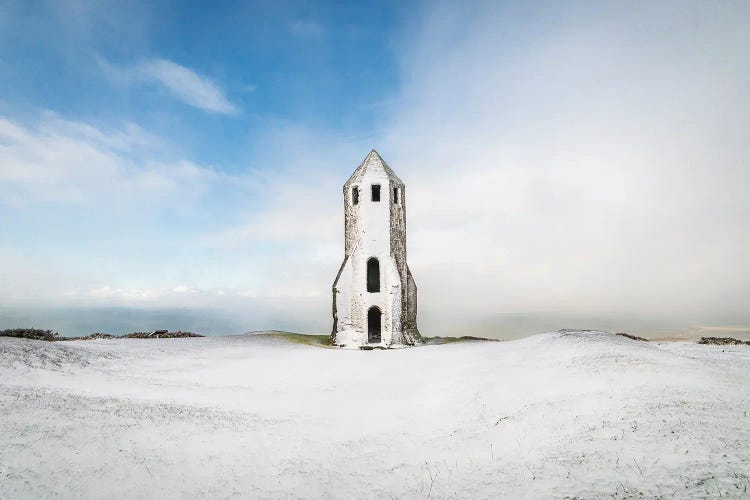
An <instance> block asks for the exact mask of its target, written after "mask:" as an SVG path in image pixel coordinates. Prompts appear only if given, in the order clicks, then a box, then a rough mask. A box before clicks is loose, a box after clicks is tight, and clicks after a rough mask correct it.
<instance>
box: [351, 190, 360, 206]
mask: <svg viewBox="0 0 750 500" xmlns="http://www.w3.org/2000/svg"><path fill="white" fill-rule="evenodd" d="M352 203H353V204H355V205H357V204H358V203H359V189H357V186H354V187H353V188H352Z"/></svg>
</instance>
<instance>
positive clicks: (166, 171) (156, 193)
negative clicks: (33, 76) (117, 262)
mask: <svg viewBox="0 0 750 500" xmlns="http://www.w3.org/2000/svg"><path fill="white" fill-rule="evenodd" d="M164 148H165V146H164V143H163V141H162V140H161V139H159V138H158V137H156V136H154V135H152V134H150V133H148V132H147V131H145V130H143V129H142V128H141V127H139V126H138V125H135V124H132V123H130V124H125V125H124V126H122V127H120V128H111V129H101V128H97V127H95V126H93V125H91V124H88V123H84V122H76V121H70V120H65V119H63V118H60V117H59V116H58V115H56V114H54V113H49V112H46V113H43V114H42V116H41V118H40V119H39V120H38V121H37V122H36V123H34V124H32V125H27V124H24V123H19V122H18V121H14V120H10V119H7V118H3V117H0V150H2V154H0V205H2V204H6V205H14V206H27V205H34V204H38V203H64V204H71V203H72V204H76V205H92V206H93V205H98V204H100V203H102V202H105V203H106V204H107V205H108V206H111V205H113V204H117V203H118V202H119V201H122V202H126V203H137V202H138V201H139V200H167V199H168V198H170V197H175V196H177V197H179V198H181V199H183V200H184V199H186V198H188V197H190V196H194V195H195V194H197V193H198V192H199V191H200V190H201V189H202V187H201V184H204V183H206V182H211V180H212V179H216V178H217V177H219V174H217V173H216V172H214V171H213V170H211V169H208V168H205V167H201V166H199V165H196V164H194V163H192V162H190V161H186V160H179V159H178V160H174V159H171V160H169V159H166V158H160V156H162V155H163V149H164ZM152 202H153V201H152Z"/></svg>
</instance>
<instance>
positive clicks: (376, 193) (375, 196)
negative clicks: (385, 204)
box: [372, 184, 380, 201]
mask: <svg viewBox="0 0 750 500" xmlns="http://www.w3.org/2000/svg"><path fill="white" fill-rule="evenodd" d="M372 201H380V184H373V185H372Z"/></svg>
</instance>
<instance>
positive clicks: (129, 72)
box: [97, 57, 240, 115]
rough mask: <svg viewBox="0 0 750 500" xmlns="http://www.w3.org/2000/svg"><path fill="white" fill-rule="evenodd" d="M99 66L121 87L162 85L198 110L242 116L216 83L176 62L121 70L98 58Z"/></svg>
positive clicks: (154, 62)
mask: <svg viewBox="0 0 750 500" xmlns="http://www.w3.org/2000/svg"><path fill="white" fill-rule="evenodd" d="M97 62H98V63H99V66H100V68H101V69H102V71H104V73H105V75H106V76H107V77H108V78H109V79H111V80H113V81H115V82H117V83H119V84H124V85H134V84H158V85H160V86H162V87H163V88H165V89H166V90H168V91H169V92H170V93H171V94H172V95H173V96H174V97H175V98H177V99H179V100H180V101H182V102H184V103H185V104H187V105H189V106H193V107H194V108H198V109H202V110H204V111H208V112H210V113H219V114H227V115H234V114H238V113H239V112H240V111H239V109H238V108H237V107H236V106H235V105H234V104H232V103H231V102H230V101H229V99H228V98H227V96H226V93H225V92H224V90H223V89H222V88H221V87H220V86H219V85H218V84H217V83H216V82H214V81H212V80H211V79H210V78H208V77H207V76H205V75H201V74H199V73H198V72H196V71H195V70H193V69H190V68H188V67H186V66H182V65H180V64H177V63H176V62H174V61H170V60H168V59H162V58H154V59H148V60H145V61H141V62H139V63H137V64H135V65H133V66H120V65H117V64H113V63H111V62H109V61H107V60H105V59H103V58H101V57H97Z"/></svg>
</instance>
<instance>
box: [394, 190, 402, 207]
mask: <svg viewBox="0 0 750 500" xmlns="http://www.w3.org/2000/svg"><path fill="white" fill-rule="evenodd" d="M399 194H401V193H399V192H398V188H393V203H395V204H396V205H398V204H399V203H401V202H400V197H399Z"/></svg>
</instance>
